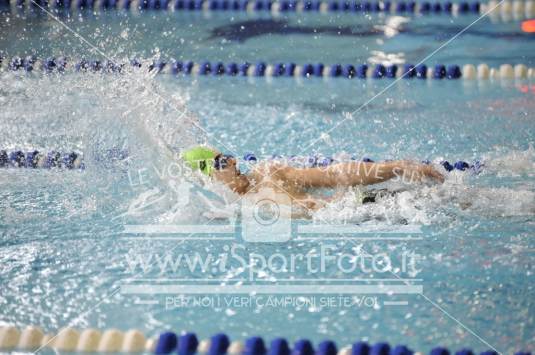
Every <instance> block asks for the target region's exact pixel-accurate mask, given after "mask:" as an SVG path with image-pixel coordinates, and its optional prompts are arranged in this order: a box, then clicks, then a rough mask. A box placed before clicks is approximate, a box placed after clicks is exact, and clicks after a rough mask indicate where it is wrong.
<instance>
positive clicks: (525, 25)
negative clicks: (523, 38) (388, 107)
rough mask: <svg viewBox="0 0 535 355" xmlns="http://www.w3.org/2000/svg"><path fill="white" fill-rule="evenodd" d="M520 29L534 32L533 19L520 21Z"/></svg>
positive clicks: (534, 21)
mask: <svg viewBox="0 0 535 355" xmlns="http://www.w3.org/2000/svg"><path fill="white" fill-rule="evenodd" d="M522 31H524V32H527V33H535V19H533V20H526V21H524V22H522Z"/></svg>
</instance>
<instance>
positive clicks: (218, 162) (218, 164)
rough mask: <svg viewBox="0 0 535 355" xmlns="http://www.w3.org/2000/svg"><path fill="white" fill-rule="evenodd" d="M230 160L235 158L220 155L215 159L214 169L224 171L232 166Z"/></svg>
mask: <svg viewBox="0 0 535 355" xmlns="http://www.w3.org/2000/svg"><path fill="white" fill-rule="evenodd" d="M229 159H234V156H232V155H228V154H218V155H216V157H215V158H214V169H216V170H222V169H225V168H226V167H228V166H229V165H230V162H229Z"/></svg>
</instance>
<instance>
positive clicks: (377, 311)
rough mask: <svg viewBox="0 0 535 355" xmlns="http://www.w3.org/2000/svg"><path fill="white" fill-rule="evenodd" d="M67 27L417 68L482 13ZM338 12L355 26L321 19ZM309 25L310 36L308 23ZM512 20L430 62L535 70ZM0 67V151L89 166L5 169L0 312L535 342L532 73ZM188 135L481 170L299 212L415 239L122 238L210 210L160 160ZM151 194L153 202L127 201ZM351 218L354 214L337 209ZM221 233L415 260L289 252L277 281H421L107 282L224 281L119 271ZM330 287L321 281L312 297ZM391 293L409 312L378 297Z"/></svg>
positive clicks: (392, 337)
mask: <svg viewBox="0 0 535 355" xmlns="http://www.w3.org/2000/svg"><path fill="white" fill-rule="evenodd" d="M61 18H62V19H63V20H66V21H67V22H66V23H67V24H68V25H69V26H70V27H72V28H73V29H74V30H76V31H79V32H80V33H81V34H82V35H84V36H86V37H87V39H88V41H90V42H91V43H94V44H95V45H96V46H98V48H99V49H100V50H101V51H103V52H104V53H106V54H107V55H109V56H110V57H112V58H119V59H126V58H132V57H135V56H137V57H141V58H149V57H153V56H155V57H158V56H160V57H161V58H163V59H168V58H181V59H191V60H204V59H206V60H211V61H215V60H221V61H225V62H229V61H242V60H249V61H256V60H259V59H262V60H266V61H268V62H275V61H290V60H291V61H295V62H297V63H304V62H308V61H310V62H318V61H321V62H324V63H326V64H331V63H355V64H356V63H362V62H364V61H370V60H373V58H372V57H378V56H379V57H380V56H381V54H378V52H382V53H384V55H386V54H393V55H392V56H391V57H390V58H394V59H395V60H396V61H401V62H403V61H405V62H417V61H419V60H420V59H422V58H423V57H425V56H426V55H428V54H429V53H430V52H432V51H433V50H434V49H436V48H437V47H438V46H439V45H440V44H441V43H443V41H445V40H446V39H447V38H449V37H450V36H451V35H454V34H455V33H456V32H457V31H458V30H460V29H461V28H463V26H466V25H468V24H469V23H471V22H472V21H474V20H475V19H476V18H471V17H458V18H451V17H445V16H444V17H440V16H432V17H425V18H424V17H421V18H415V19H413V18H406V21H407V23H405V25H404V29H405V30H404V31H402V32H401V33H399V34H397V35H394V36H393V37H390V38H387V37H386V36H385V34H384V33H377V34H373V35H365V34H364V33H365V32H366V31H369V30H370V29H371V28H372V27H373V24H377V23H379V24H380V25H381V24H384V23H385V21H388V18H383V17H370V18H364V17H358V16H354V15H353V16H349V15H344V16H335V15H327V16H318V15H290V16H288V17H287V18H284V17H282V18H279V19H277V21H287V22H288V23H287V24H286V26H287V27H286V28H288V26H291V27H292V28H293V29H292V31H290V33H284V31H282V33H281V32H280V31H281V30H280V24H281V23H282V22H273V21H272V20H273V19H272V18H270V17H266V16H263V17H262V18H263V19H264V20H266V21H270V22H267V23H268V25H269V26H268V30H266V29H265V27H263V28H264V30H262V31H263V32H266V31H267V32H271V33H275V32H276V31H279V32H277V33H279V34H271V35H270V34H269V33H263V32H262V31H259V34H258V35H257V36H255V37H252V38H245V39H244V38H239V39H236V38H234V39H230V40H229V39H225V38H221V36H219V37H218V36H216V37H214V36H213V33H214V32H213V31H215V30H216V29H217V28H218V27H223V26H229V25H238V26H242V25H243V22H244V21H248V22H246V24H248V25H247V26H253V27H254V23H255V22H254V21H255V20H257V18H256V17H255V16H251V15H245V14H238V13H233V14H231V13H225V14H212V16H211V17H208V18H207V17H206V16H204V15H203V14H191V13H182V14H168V13H161V12H155V13H150V14H145V15H138V16H135V15H127V14H115V13H108V14H99V15H89V14H86V15H85V16H81V17H80V16H77V15H74V16H71V17H67V16H66V15H65V14H63V15H62V17H61ZM251 21H253V22H251ZM251 23H252V24H251ZM256 23H258V22H256ZM262 24H263V25H262V26H264V25H265V23H264V22H262ZM339 25H340V26H348V27H351V28H352V30H353V31H354V32H355V33H356V34H355V35H347V36H337V35H333V34H332V32H329V31H331V30H332V27H333V26H334V27H337V26H339ZM0 26H1V27H0V29H1V30H2V31H1V32H0V33H1V34H0V48H1V49H2V51H3V54H4V55H6V56H12V55H21V56H22V55H26V54H36V55H39V56H40V57H46V56H51V55H54V56H59V55H67V56H69V57H74V58H82V57H84V58H95V57H97V54H95V53H94V52H92V50H91V49H90V48H88V47H87V45H84V44H82V43H80V41H79V40H77V39H76V38H74V37H73V36H72V34H70V33H69V32H68V31H67V30H66V29H65V28H63V27H61V26H60V25H59V24H57V23H56V22H55V21H54V20H52V19H47V18H46V17H44V16H42V15H39V14H38V13H30V14H28V13H26V14H22V15H20V14H19V15H16V14H7V13H4V14H2V15H1V17H0ZM258 26H260V25H258ZM283 28H284V23H283ZM310 28H312V29H314V28H316V29H318V28H321V29H322V30H321V31H323V33H319V34H314V33H310ZM518 28H519V23H518V22H509V23H498V24H493V23H491V22H490V21H489V20H488V19H483V20H481V21H480V22H478V23H477V24H476V25H475V26H474V27H472V28H471V29H470V30H468V31H467V32H466V34H464V35H462V36H460V37H459V38H458V39H457V40H455V41H454V42H452V43H451V45H449V46H447V47H445V48H444V49H443V50H442V51H439V52H438V53H437V54H436V55H435V56H433V57H432V58H431V59H430V60H429V61H427V63H429V64H435V63H447V64H452V63H456V64H464V63H476V64H477V63H480V62H486V63H489V64H492V65H498V64H501V63H505V62H508V63H513V64H516V63H525V64H528V65H533V63H534V58H535V57H534V56H533V50H532V49H533V44H532V42H533V37H529V36H527V35H523V34H521V33H520V30H519V29H518ZM227 30H228V28H227V29H226V30H225V31H227ZM218 31H219V32H218V33H221V31H222V30H221V29H219V30H218ZM318 31H319V30H318ZM321 31H319V32H321ZM297 32H300V33H297ZM225 33H228V32H225ZM211 37H212V38H211ZM372 51H377V52H374V53H375V54H374V53H372ZM0 76H1V82H2V86H1V87H0V105H1V107H2V110H1V111H0V142H1V146H0V148H1V149H6V150H15V149H22V150H29V149H30V148H35V149H39V150H41V151H49V150H52V149H55V150H60V151H72V150H75V151H78V152H82V153H83V154H84V161H85V164H86V166H87V168H86V169H85V170H84V171H63V170H29V169H14V168H10V169H2V170H1V171H0V184H1V186H2V189H0V233H1V242H0V248H1V253H0V258H1V260H0V263H1V265H2V268H1V272H0V280H1V285H2V292H1V293H0V304H1V305H2V306H1V308H0V322H1V323H2V324H15V325H17V326H20V327H22V326H25V325H28V324H37V325H40V326H41V327H43V328H44V329H46V330H47V331H50V332H53V331H57V330H59V329H61V328H62V327H64V326H67V325H70V326H73V327H77V328H86V327H98V328H111V327H116V328H119V329H122V330H126V329H129V328H138V329H141V330H142V331H144V332H145V333H146V334H148V335H151V336H152V335H157V334H158V333H159V332H161V331H162V330H164V329H173V330H175V331H182V330H188V331H194V332H196V333H197V334H198V335H199V336H200V337H202V338H204V337H207V336H209V335H211V334H213V333H216V332H219V331H225V332H227V333H228V334H229V335H230V336H231V338H233V339H244V338H246V337H248V336H251V335H262V336H264V337H265V339H267V340H270V339H272V338H274V337H276V336H281V335H282V336H285V337H287V338H288V339H289V340H291V341H295V340H297V339H299V338H301V337H307V338H310V339H312V340H313V341H314V342H315V343H316V344H317V343H318V342H319V341H321V340H324V339H327V338H330V339H333V340H335V341H336V342H337V344H338V345H339V346H340V347H341V346H344V345H346V344H350V343H352V342H353V341H355V340H360V339H365V340H369V341H371V342H376V341H380V340H382V341H388V342H390V343H393V344H399V343H405V344H407V345H409V346H410V347H411V348H412V349H415V350H420V351H428V350H429V349H431V348H432V347H433V346H436V345H443V346H448V347H451V348H453V349H459V348H461V347H471V348H473V349H475V350H477V351H482V350H485V349H489V348H490V347H494V348H496V349H497V350H499V351H500V352H503V353H511V352H513V351H515V350H521V349H524V350H533V347H534V342H533V339H534V334H535V324H534V315H533V299H534V295H535V290H534V289H533V272H534V271H533V265H534V262H533V250H534V248H535V244H534V242H533V236H534V235H533V227H534V222H535V185H534V182H533V181H534V179H533V178H534V171H535V170H534V168H535V151H534V150H533V148H532V145H533V144H534V137H535V124H534V123H533V112H534V111H535V101H534V100H533V95H534V91H533V83H529V82H522V81H511V82H492V81H483V82H465V81H426V82H424V81H414V80H413V81H407V80H403V81H400V82H398V83H395V84H393V85H391V86H389V85H390V84H392V81H386V80H385V81H380V82H372V81H362V80H357V79H354V80H344V79H340V80H322V79H310V80H294V79H284V78H282V79H273V80H272V81H269V80H266V79H264V78H256V79H252V78H226V77H222V78H213V77H210V78H183V77H176V78H175V77H169V76H163V75H161V76H157V77H152V76H150V75H147V74H145V73H141V72H132V73H126V74H124V75H107V74H106V75H102V74H87V75H81V74H66V75H50V76H42V75H37V74H31V75H26V74H23V73H9V72H4V73H1V74H0ZM384 89H386V90H385V91H384V92H383V90H384ZM376 96H377V97H376ZM370 100H371V101H370ZM368 101H369V104H367V103H368ZM364 104H366V106H363V105H364ZM184 110H187V111H184ZM184 112H185V113H184ZM183 113H184V114H183ZM195 142H209V143H211V144H212V145H214V146H216V147H218V148H219V149H221V150H224V151H229V152H232V153H235V154H239V155H243V154H245V153H247V152H255V153H256V154H258V155H272V154H280V155H286V156H289V155H294V154H295V155H304V156H307V155H313V154H323V155H327V156H332V155H337V154H338V155H339V154H342V153H344V152H346V153H351V154H355V155H356V156H359V157H360V156H368V157H372V158H374V159H378V160H381V159H400V158H404V159H405V158H406V159H415V160H424V159H429V160H431V161H436V162H438V161H440V160H442V159H447V160H450V161H456V160H466V161H470V162H471V161H475V160H480V161H483V162H484V163H485V167H484V169H483V172H482V173H481V174H479V175H474V174H471V173H470V172H464V173H462V172H456V173H455V174H449V175H448V176H447V179H446V183H445V184H443V185H440V186H432V185H429V186H427V185H426V186H407V187H405V188H406V189H407V191H405V192H404V193H402V194H400V195H398V196H395V197H388V198H386V199H384V200H381V201H379V202H378V203H376V204H372V205H358V204H356V203H355V201H354V198H353V197H352V192H351V191H347V192H346V193H345V194H343V196H342V198H341V200H340V201H338V202H336V203H334V204H333V205H331V206H329V207H327V208H325V209H323V210H321V211H319V212H317V213H316V214H315V215H314V216H313V219H312V222H313V223H316V224H322V223H323V224H324V223H340V222H345V223H349V224H350V225H355V226H378V227H383V228H387V229H389V230H396V229H399V228H402V227H403V226H404V225H415V226H419V227H420V228H421V229H422V234H420V235H419V238H418V240H397V241H385V240H382V241H378V240H348V239H338V240H329V239H327V238H328V237H332V235H327V234H325V235H321V237H325V239H324V240H322V239H320V240H316V241H302V240H294V239H292V240H290V241H289V242H285V243H267V244H264V243H260V244H258V243H248V242H247V241H244V240H243V239H242V234H241V232H242V230H240V229H239V228H238V230H237V231H236V233H235V235H233V239H232V240H228V241H208V240H203V239H200V238H201V237H206V235H194V236H192V237H193V238H197V239H192V240H187V241H182V242H178V241H176V240H160V239H156V238H154V237H155V236H154V235H129V234H124V233H123V231H124V230H125V226H127V225H130V224H145V223H147V224H179V225H180V224H186V225H192V224H193V225H203V224H205V223H208V222H211V223H213V222H214V221H212V218H213V214H212V215H211V214H210V213H209V212H213V210H211V208H210V204H214V205H217V206H219V207H221V208H223V207H224V206H223V205H222V202H221V200H220V199H218V198H217V197H216V196H215V195H214V194H213V191H214V187H213V186H212V185H210V184H209V183H207V182H206V181H203V180H202V179H200V178H198V177H196V178H194V179H191V178H189V177H187V176H185V175H183V174H180V173H179V174H177V173H176V171H174V170H165V169H166V168H168V167H169V166H170V165H171V164H172V163H173V159H172V157H171V154H170V152H169V149H171V150H179V149H180V148H183V147H187V146H190V145H192V144H194V143H195ZM312 143H313V144H312ZM110 149H126V150H128V152H129V157H130V159H128V160H126V161H124V160H114V161H108V160H106V159H103V158H102V157H103V156H104V155H105V154H106V152H107V151H109V150H110ZM162 169H163V170H162ZM140 171H143V173H142V175H143V181H142V184H140V181H139V172H140ZM201 195H203V196H205V197H206V198H202V197H200V196H201ZM147 200H149V201H155V203H153V204H151V205H150V206H147V207H145V208H143V209H142V210H134V209H133V207H134V206H139V205H140V204H141V203H142V201H145V202H146V201H147ZM207 201H208V202H207ZM225 211H227V210H225ZM344 213H346V214H344ZM347 213H349V216H350V217H342V216H347ZM216 215H217V218H216V219H215V222H217V223H218V224H228V223H229V219H228V218H227V217H225V215H224V213H222V212H221V211H219V212H218V213H217V214H216ZM299 223H310V222H303V221H294V227H293V228H296V227H295V225H296V224H299ZM371 236H378V235H371ZM129 237H138V239H133V238H129ZM139 237H141V238H143V237H147V238H145V239H140V238H139ZM151 237H152V238H151ZM233 243H237V244H239V245H243V246H244V248H245V252H247V253H248V254H249V255H250V254H251V253H258V254H263V255H273V254H275V253H280V254H282V255H285V256H289V255H291V254H292V253H295V252H296V251H299V252H303V253H307V252H312V253H317V252H318V250H319V249H321V247H322V245H323V246H326V245H334V246H335V249H336V250H335V251H334V252H335V253H337V254H339V255H341V254H342V253H351V252H354V251H355V250H356V249H357V250H361V251H365V252H366V253H380V252H388V253H389V254H392V255H393V257H399V256H400V255H401V254H402V252H403V251H404V250H411V251H414V252H416V253H417V254H419V255H420V256H421V260H419V262H418V267H419V269H421V271H419V272H416V273H410V272H405V271H403V270H398V269H395V268H394V269H393V270H392V272H389V273H386V274H384V273H383V274H381V273H374V274H373V275H368V274H365V273H362V272H361V273H359V272H356V273H351V274H350V275H345V274H342V273H341V272H340V271H339V270H337V269H336V268H333V267H331V266H330V267H327V269H326V270H325V271H324V272H323V273H320V274H312V273H311V272H310V270H307V269H306V268H305V267H303V265H302V264H300V267H298V268H297V269H296V270H295V271H293V272H290V273H281V274H277V273H273V272H259V273H257V274H255V276H256V279H257V281H258V282H264V283H268V284H271V285H285V284H287V283H288V281H283V280H284V279H288V278H293V279H314V280H315V281H316V283H318V284H321V283H322V281H321V280H322V279H325V278H329V279H330V280H331V281H330V282H331V283H333V282H334V281H333V280H343V279H346V278H350V279H358V278H362V277H364V278H370V277H373V278H393V277H402V278H415V279H418V280H420V281H413V283H415V284H418V285H421V286H422V287H423V292H422V293H421V294H397V295H390V294H378V295H369V297H374V299H373V300H374V306H372V307H369V306H366V305H360V306H359V305H353V306H351V307H334V306H331V307H319V306H318V305H315V306H311V305H306V306H302V305H301V306H299V305H298V306H293V305H290V306H287V307H282V306H279V307H270V306H267V305H265V304H264V305H263V306H258V305H257V304H253V305H249V306H244V305H236V304H232V305H226V304H212V305H208V306H206V307H194V306H189V307H166V302H167V301H168V299H167V297H169V296H172V295H147V294H145V295H140V294H135V295H132V294H128V293H126V292H124V289H123V291H121V287H123V286H125V285H131V284H136V283H143V280H146V279H151V281H150V282H152V283H156V284H159V283H164V280H166V279H171V280H173V279H174V280H175V281H174V282H178V281H176V280H177V279H187V280H189V283H190V284H198V282H196V281H195V280H196V279H206V278H208V279H212V280H215V284H218V285H220V284H222V283H225V282H226V283H229V282H230V283H232V282H233V281H225V279H236V278H240V277H243V276H245V277H246V276H247V275H248V274H249V271H250V270H251V269H252V268H253V266H247V267H245V268H244V270H232V271H229V270H227V271H225V272H217V270H216V271H214V270H209V271H207V272H201V271H199V270H195V271H193V272H191V271H189V270H185V269H180V270H178V271H175V272H170V271H167V272H165V273H160V272H159V271H158V270H156V269H151V270H149V271H148V272H147V273H143V272H142V270H140V269H139V268H138V269H135V270H132V269H131V268H130V267H129V266H130V264H129V260H130V259H129V257H130V256H147V255H152V254H155V255H156V254H159V255H165V254H169V255H172V256H175V257H176V256H177V255H179V254H191V253H195V252H198V253H200V254H203V255H204V254H206V253H213V254H221V253H224V252H225V247H230V246H232V245H233ZM240 272H241V273H240ZM155 280H157V281H155ZM192 280H193V281H192ZM246 281H247V278H246ZM145 283H147V282H145ZM396 284H399V282H396ZM324 295H330V294H328V293H326V294H321V293H320V294H319V295H318V297H319V296H324ZM258 297H259V296H258V295H257V297H256V298H254V297H253V299H258ZM359 297H364V296H359ZM366 297H368V296H366ZM140 301H141V303H140ZM143 301H156V302H158V304H152V305H148V304H142V302H143ZM385 301H406V302H407V305H406V306H388V305H385V304H384V302H385Z"/></svg>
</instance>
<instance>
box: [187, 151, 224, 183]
mask: <svg viewBox="0 0 535 355" xmlns="http://www.w3.org/2000/svg"><path fill="white" fill-rule="evenodd" d="M217 154H218V153H217V152H216V151H215V150H213V149H211V148H208V147H201V146H198V147H195V148H191V149H188V150H186V151H185V152H183V153H182V155H181V156H182V159H184V161H185V162H186V164H188V165H189V166H190V167H191V168H192V169H193V170H197V169H199V170H200V171H201V172H202V173H203V174H205V175H208V176H210V175H212V170H213V169H214V158H215V157H216V156H217Z"/></svg>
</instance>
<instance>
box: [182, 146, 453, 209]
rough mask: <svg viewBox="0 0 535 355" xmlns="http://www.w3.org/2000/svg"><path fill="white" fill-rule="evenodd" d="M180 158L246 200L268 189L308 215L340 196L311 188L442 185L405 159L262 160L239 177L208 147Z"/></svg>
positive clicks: (233, 165)
mask: <svg viewBox="0 0 535 355" xmlns="http://www.w3.org/2000/svg"><path fill="white" fill-rule="evenodd" d="M181 157H182V159H183V160H184V161H185V162H186V164H187V165H188V166H189V167H191V168H192V169H193V170H198V171H200V172H202V173H203V174H204V175H206V176H209V177H211V178H212V179H214V180H216V181H218V182H221V183H222V184H224V185H226V186H227V187H228V188H229V189H230V190H232V191H233V192H235V193H236V194H238V195H240V196H245V197H248V196H246V195H254V194H257V193H259V192H260V189H264V188H266V187H269V189H272V192H273V193H274V194H276V193H279V194H280V193H282V194H285V195H287V196H289V198H290V200H291V202H292V205H293V206H300V207H301V208H304V209H305V210H306V211H305V212H306V213H307V214H309V215H310V213H312V212H314V211H316V210H318V209H320V208H322V207H324V206H325V205H326V204H327V203H329V202H331V201H333V200H335V199H337V198H339V197H340V196H339V195H336V194H335V195H334V196H331V197H327V198H319V197H316V196H313V195H312V194H311V192H312V191H313V190H315V189H333V190H334V189H339V188H347V187H356V186H366V185H373V184H379V183H382V182H385V181H387V180H394V179H397V180H402V181H403V182H408V183H412V182H420V181H423V180H432V181H434V182H440V183H442V182H444V177H443V176H442V174H440V173H439V172H438V171H436V170H435V169H434V168H433V167H432V166H431V165H428V164H421V163H416V162H412V161H407V160H399V161H386V162H380V163H376V162H363V161H350V162H340V163H333V164H331V165H329V166H326V167H313V168H296V167H292V166H289V165H286V164H283V163H281V162H278V161H266V162H260V163H258V164H256V165H255V166H254V167H253V169H252V170H251V171H250V172H249V173H247V174H242V173H241V172H240V170H239V169H238V166H237V161H236V159H235V158H234V157H233V156H231V155H226V154H223V153H221V152H218V151H217V150H215V149H212V148H209V147H205V146H198V147H195V148H192V149H189V150H187V151H185V152H184V153H183V154H182V155H181ZM382 191H384V190H382ZM361 197H362V201H361V202H362V203H366V202H374V198H375V194H370V193H364V194H361ZM297 214H299V215H302V214H303V213H297Z"/></svg>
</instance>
